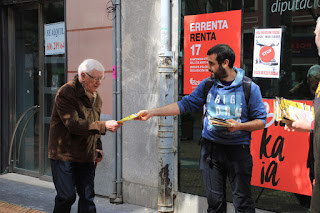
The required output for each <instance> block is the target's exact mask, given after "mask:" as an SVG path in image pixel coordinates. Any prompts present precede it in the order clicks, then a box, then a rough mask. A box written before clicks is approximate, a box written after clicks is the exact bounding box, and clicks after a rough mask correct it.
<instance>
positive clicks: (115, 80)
mask: <svg viewBox="0 0 320 213" xmlns="http://www.w3.org/2000/svg"><path fill="white" fill-rule="evenodd" d="M112 4H113V3H112ZM112 6H114V5H112ZM114 13H115V12H114V11H113V14H112V15H114ZM114 16H115V15H114ZM112 27H113V30H112V47H113V48H112V52H113V54H112V56H113V57H112V64H113V81H112V82H113V95H112V97H113V106H112V108H113V112H112V117H113V119H114V120H118V119H117V65H116V63H117V51H116V48H117V44H116V36H117V34H116V28H117V26H116V19H115V18H113V19H112ZM113 153H114V164H113V175H114V176H113V181H112V183H113V184H112V186H113V187H112V189H113V190H112V194H111V195H110V197H109V199H110V202H111V203H113V202H114V200H115V199H116V197H117V134H113Z"/></svg>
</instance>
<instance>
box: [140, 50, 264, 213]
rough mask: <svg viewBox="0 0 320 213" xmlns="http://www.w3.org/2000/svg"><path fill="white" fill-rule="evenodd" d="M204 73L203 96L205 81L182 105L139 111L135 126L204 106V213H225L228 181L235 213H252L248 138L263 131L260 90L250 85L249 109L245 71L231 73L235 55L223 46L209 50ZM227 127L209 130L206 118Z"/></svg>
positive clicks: (201, 159) (183, 100)
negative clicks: (218, 120)
mask: <svg viewBox="0 0 320 213" xmlns="http://www.w3.org/2000/svg"><path fill="white" fill-rule="evenodd" d="M207 55H208V71H210V72H211V78H213V81H214V82H213V86H212V87H211V89H210V90H209V92H208V95H207V96H206V95H205V83H206V81H207V80H208V79H209V78H206V79H204V80H203V81H202V82H201V83H200V84H199V85H198V86H197V88H196V89H195V90H194V91H193V92H192V93H191V94H190V95H187V96H184V97H183V98H182V100H181V101H179V102H176V103H172V104H169V105H167V106H164V107H161V108H155V109H149V110H141V111H140V112H139V113H138V116H139V117H138V118H136V120H142V121H146V120H148V119H149V118H150V117H152V116H170V115H179V114H181V113H184V112H194V111H197V110H198V109H200V108H201V107H203V106H204V105H206V114H205V117H204V122H203V123H204V128H203V130H202V139H201V153H200V169H201V172H202V178H203V182H204V188H205V193H206V197H207V201H208V210H207V212H210V213H212V212H226V179H227V177H228V178H229V180H230V185H231V188H232V194H233V204H234V207H235V209H236V212H246V213H248V212H255V208H254V202H253V200H252V198H251V175H252V156H251V154H250V140H251V132H252V131H255V130H259V129H263V128H264V126H265V124H266V117H267V113H266V109H265V106H264V103H263V101H262V97H261V92H260V88H259V86H257V85H256V84H255V83H253V82H252V83H251V90H250V99H249V101H248V104H247V102H246V100H245V94H244V91H243V78H244V71H243V70H242V69H239V68H236V67H233V64H234V61H235V54H234V51H233V50H232V49H231V48H230V47H229V46H228V45H226V44H218V45H216V46H214V47H212V48H211V49H210V50H209V51H208V53H207ZM212 117H216V118H221V119H225V120H227V121H229V122H230V123H231V124H232V125H231V127H221V126H215V125H212V123H211V122H210V118H212Z"/></svg>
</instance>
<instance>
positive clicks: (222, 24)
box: [183, 10, 241, 94]
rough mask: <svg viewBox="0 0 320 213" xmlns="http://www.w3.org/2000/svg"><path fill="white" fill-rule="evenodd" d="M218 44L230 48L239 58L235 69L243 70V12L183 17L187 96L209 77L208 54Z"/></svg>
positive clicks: (184, 85)
mask: <svg viewBox="0 0 320 213" xmlns="http://www.w3.org/2000/svg"><path fill="white" fill-rule="evenodd" d="M217 44H227V45H229V46H230V47H231V48H232V49H233V51H234V53H235V55H236V59H235V63H234V66H235V67H240V58H241V56H240V52H241V10H233V11H226V12H217V13H207V14H200V15H190V16H185V17H184V49H183V51H184V69H183V72H184V74H183V79H184V80H183V93H184V94H190V93H191V92H192V91H193V90H194V89H195V88H196V87H197V86H198V85H199V84H200V82H201V81H202V80H203V79H205V78H208V77H210V72H209V71H208V62H207V52H208V50H209V49H210V48H211V47H213V46H215V45H217Z"/></svg>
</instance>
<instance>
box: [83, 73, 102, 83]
mask: <svg viewBox="0 0 320 213" xmlns="http://www.w3.org/2000/svg"><path fill="white" fill-rule="evenodd" d="M85 74H86V75H87V76H89V77H90V78H92V79H93V80H95V81H102V80H103V79H104V76H103V77H101V78H99V77H93V76H91V75H90V74H89V73H86V72H85Z"/></svg>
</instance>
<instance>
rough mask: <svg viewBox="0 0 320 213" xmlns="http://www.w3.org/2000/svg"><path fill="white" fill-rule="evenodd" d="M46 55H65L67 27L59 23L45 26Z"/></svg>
mask: <svg viewBox="0 0 320 213" xmlns="http://www.w3.org/2000/svg"><path fill="white" fill-rule="evenodd" d="M44 41H45V55H59V54H64V53H65V25H64V22H57V23H52V24H45V25H44Z"/></svg>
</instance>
